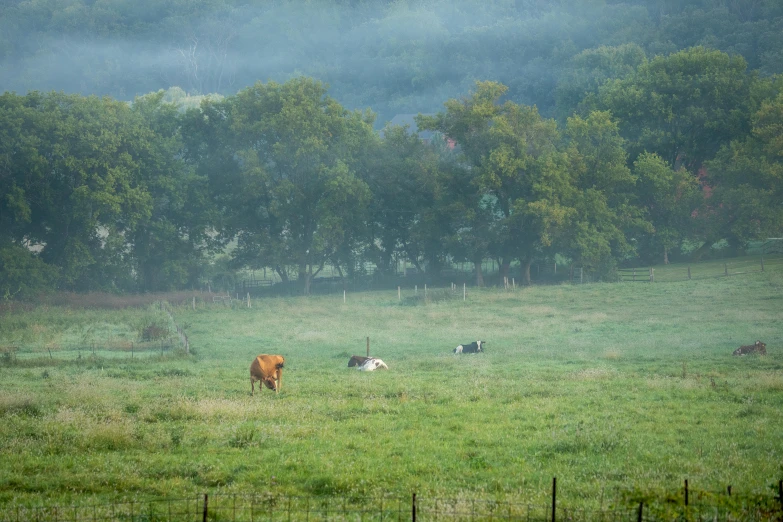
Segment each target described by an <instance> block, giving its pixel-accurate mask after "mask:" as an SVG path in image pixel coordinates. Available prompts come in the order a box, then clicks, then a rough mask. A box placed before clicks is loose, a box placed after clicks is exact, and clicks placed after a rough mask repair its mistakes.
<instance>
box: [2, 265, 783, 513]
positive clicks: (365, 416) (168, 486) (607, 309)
mask: <svg viewBox="0 0 783 522" xmlns="http://www.w3.org/2000/svg"><path fill="white" fill-rule="evenodd" d="M412 293H413V292H412V290H408V291H407V292H405V293H404V295H403V297H404V298H407V299H404V300H403V301H402V302H399V301H398V300H397V292H396V291H393V292H391V291H390V292H374V293H359V294H348V296H347V300H346V301H347V302H346V303H343V296H342V295H339V296H336V295H335V296H320V297H310V298H270V299H263V300H255V301H253V303H252V305H253V306H252V308H247V307H246V306H244V305H240V304H239V303H235V304H234V306H232V307H226V306H211V305H209V306H203V305H202V306H201V307H199V308H197V309H196V310H192V309H190V307H188V306H181V307H175V308H174V313H175V316H176V319H177V322H178V323H179V324H180V325H183V326H185V329H186V331H187V333H188V336H189V339H190V343H191V355H190V356H185V355H184V354H177V353H168V354H166V355H163V356H158V355H150V356H149V357H147V358H143V359H135V360H131V359H129V358H128V357H127V356H126V357H114V358H109V357H103V356H102V355H101V354H97V355H96V356H92V355H91V356H89V357H83V358H81V359H78V360H75V361H74V360H70V361H66V362H63V363H59V362H55V363H52V362H51V361H49V362H48V363H47V362H46V360H45V359H41V360H40V361H39V362H40V364H28V365H25V364H22V363H21V362H20V361H11V360H0V459H2V462H3V465H2V466H0V502H5V503H8V502H11V501H13V502H35V501H37V500H40V499H42V498H46V499H49V500H59V501H63V502H64V501H69V500H72V499H74V498H84V497H96V498H109V497H116V496H117V495H147V496H154V497H165V496H182V495H185V494H194V493H197V492H203V491H220V492H223V493H226V492H250V491H276V492H280V493H286V494H314V495H379V494H383V493H394V494H403V495H407V494H409V493H410V492H412V491H416V492H418V493H420V494H428V495H436V496H444V497H453V496H463V497H476V498H489V497H491V498H497V499H524V500H525V501H529V502H534V503H540V504H546V502H547V501H548V500H547V499H548V495H549V493H550V491H549V487H550V484H551V480H552V477H554V476H557V477H558V490H559V493H558V498H559V499H560V501H561V502H562V503H564V504H570V505H572V506H573V505H580V506H588V507H595V506H598V505H599V504H604V505H605V504H607V503H612V502H618V503H620V502H626V501H627V502H630V501H632V500H634V501H635V500H638V499H639V498H654V497H657V498H663V497H666V496H667V495H676V494H677V492H678V491H679V490H680V489H681V488H682V481H683V479H685V478H688V479H689V481H690V484H691V487H692V488H694V489H697V490H703V491H722V490H725V488H726V486H727V485H729V484H731V485H732V486H733V491H734V492H736V494H743V493H746V494H750V493H754V494H760V493H765V494H766V493H769V494H771V491H770V489H769V488H770V486H771V485H773V484H777V481H778V480H779V479H781V478H783V436H781V434H782V433H783V328H782V327H783V271H781V270H766V271H765V272H764V273H752V274H744V275H742V276H738V277H733V278H720V279H717V278H716V279H705V280H699V281H683V282H670V283H655V284H640V283H636V284H592V285H581V286H570V285H562V286H548V287H530V288H519V289H517V290H516V291H504V290H498V289H486V290H476V289H473V290H469V293H468V300H467V301H464V302H463V300H462V295H461V289H460V292H459V293H458V294H457V295H455V296H452V295H451V294H449V293H448V292H447V291H444V290H437V291H434V292H433V293H432V294H431V297H432V299H429V300H426V301H425V300H423V299H412V298H411V297H412ZM420 293H421V292H420ZM163 317H164V316H163V315H161V313H160V312H159V311H156V309H155V308H154V307H151V308H147V309H139V310H117V311H101V312H98V311H91V310H84V311H76V310H71V309H60V308H57V307H48V308H46V309H35V310H31V311H25V312H23V313H19V314H15V313H11V314H6V315H4V316H0V326H3V331H2V332H0V345H8V344H11V343H15V344H16V345H19V346H20V352H21V351H24V350H26V348H25V347H26V346H27V344H29V345H30V346H32V347H33V348H31V349H32V350H35V349H39V348H35V347H36V346H38V347H40V346H41V345H45V344H46V343H47V342H52V341H51V339H55V338H58V336H60V338H64V337H65V336H71V337H75V338H78V337H79V336H82V337H83V336H85V331H87V329H91V330H90V331H97V330H100V331H102V332H105V333H104V335H112V336H115V337H123V336H124V338H130V337H132V336H133V335H135V333H134V332H137V331H138V328H139V325H142V324H145V323H149V322H150V321H157V320H159V319H161V320H162V318H163ZM122 332H124V333H122ZM366 337H370V342H371V352H372V354H373V355H375V356H377V357H381V358H382V359H383V360H384V361H385V362H386V363H387V364H388V365H389V368H390V369H389V370H388V371H376V372H373V373H364V372H357V371H355V370H353V369H349V368H347V362H348V358H349V357H350V355H352V354H360V355H363V354H364V353H365V343H366ZM476 339H481V340H485V341H487V345H486V350H487V351H486V353H483V354H471V355H461V356H455V355H454V354H453V353H452V350H453V348H454V347H455V346H456V345H457V344H459V343H463V342H471V341H473V340H476ZM756 339H761V340H762V341H764V342H766V343H767V351H768V355H767V356H765V357H759V356H746V357H741V358H740V357H732V355H731V353H732V351H733V350H734V349H735V348H736V347H738V346H739V345H741V344H752V343H753V342H754V341H755V340H756ZM25 343H27V344H25ZM259 353H278V354H282V355H284V356H285V358H286V367H285V370H284V373H283V387H282V391H281V393H280V394H279V395H275V394H274V393H273V392H271V391H269V390H267V389H264V390H263V391H262V392H261V393H259V392H258V390H256V395H255V396H253V397H251V396H250V383H249V372H248V367H249V365H250V362H251V361H252V359H253V358H254V357H255V355H257V354H259Z"/></svg>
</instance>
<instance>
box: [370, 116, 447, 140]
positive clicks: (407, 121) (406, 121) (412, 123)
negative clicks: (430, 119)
mask: <svg viewBox="0 0 783 522" xmlns="http://www.w3.org/2000/svg"><path fill="white" fill-rule="evenodd" d="M419 114H421V115H422V116H433V114H432V113H416V114H397V115H395V116H394V118H392V119H391V121H390V122H389V125H399V126H400V127H404V126H405V125H407V126H408V132H410V133H411V134H416V132H418V130H419V126H418V125H416V120H414V118H415V117H416V116H418V115H419ZM381 134H383V133H381ZM433 134H434V132H433V131H428V130H425V131H421V132H419V137H420V138H421V139H423V140H424V141H430V140H431V139H432V135H433Z"/></svg>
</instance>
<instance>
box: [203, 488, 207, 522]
mask: <svg viewBox="0 0 783 522" xmlns="http://www.w3.org/2000/svg"><path fill="white" fill-rule="evenodd" d="M207 500H208V498H207V494H206V493H204V518H203V519H202V520H203V521H204V522H207V513H208V510H207Z"/></svg>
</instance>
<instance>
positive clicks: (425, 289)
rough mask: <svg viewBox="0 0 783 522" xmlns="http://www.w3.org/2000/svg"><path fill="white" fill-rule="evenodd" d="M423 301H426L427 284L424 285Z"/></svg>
mask: <svg viewBox="0 0 783 522" xmlns="http://www.w3.org/2000/svg"><path fill="white" fill-rule="evenodd" d="M424 299H427V283H424Z"/></svg>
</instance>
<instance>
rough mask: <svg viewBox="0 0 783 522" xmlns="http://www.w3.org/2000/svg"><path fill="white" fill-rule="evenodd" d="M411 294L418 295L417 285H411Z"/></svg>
mask: <svg viewBox="0 0 783 522" xmlns="http://www.w3.org/2000/svg"><path fill="white" fill-rule="evenodd" d="M413 295H419V285H413Z"/></svg>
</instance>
